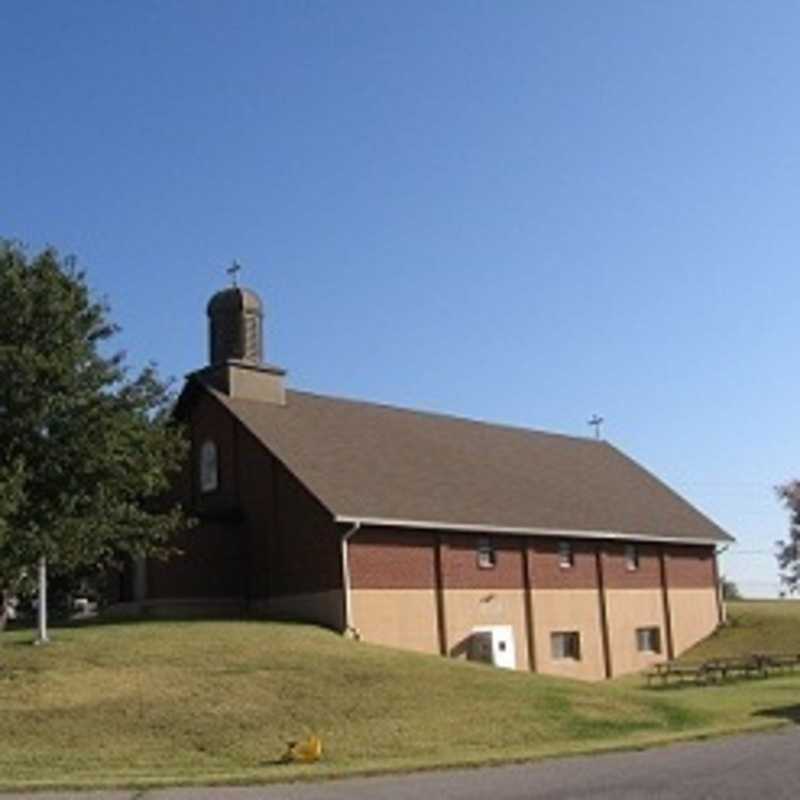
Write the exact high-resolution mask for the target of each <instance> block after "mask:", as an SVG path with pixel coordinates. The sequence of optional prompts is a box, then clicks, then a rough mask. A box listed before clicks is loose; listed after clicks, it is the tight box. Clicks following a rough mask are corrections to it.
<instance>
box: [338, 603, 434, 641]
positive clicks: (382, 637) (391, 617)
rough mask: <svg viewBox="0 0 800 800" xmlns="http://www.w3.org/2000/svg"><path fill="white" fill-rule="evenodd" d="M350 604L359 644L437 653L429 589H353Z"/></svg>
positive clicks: (432, 607) (432, 606)
mask: <svg viewBox="0 0 800 800" xmlns="http://www.w3.org/2000/svg"><path fill="white" fill-rule="evenodd" d="M351 603H352V615H353V626H354V627H355V628H356V629H357V630H358V632H359V633H360V635H361V639H362V641H365V642H372V643H373V644H384V645H388V646H389V647H400V648H403V649H406V650H417V651H419V652H422V653H438V652H439V634H438V631H437V617H436V595H435V593H434V591H433V590H432V589H353V591H352V595H351Z"/></svg>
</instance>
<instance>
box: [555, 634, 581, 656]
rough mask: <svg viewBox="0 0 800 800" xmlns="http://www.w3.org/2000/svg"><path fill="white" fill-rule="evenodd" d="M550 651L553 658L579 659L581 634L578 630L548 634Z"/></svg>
mask: <svg viewBox="0 0 800 800" xmlns="http://www.w3.org/2000/svg"><path fill="white" fill-rule="evenodd" d="M550 653H551V655H552V656H553V659H565V658H569V659H572V660H573V661H580V660H581V635H580V634H579V633H578V631H558V632H557V633H551V634H550Z"/></svg>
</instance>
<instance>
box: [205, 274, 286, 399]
mask: <svg viewBox="0 0 800 800" xmlns="http://www.w3.org/2000/svg"><path fill="white" fill-rule="evenodd" d="M240 269H241V268H240V267H239V265H238V264H237V263H236V262H234V264H233V266H232V267H231V268H230V269H229V270H228V273H229V274H231V275H232V277H233V286H229V287H228V288H227V289H222V290H221V291H219V292H217V293H216V294H215V295H214V296H213V297H212V298H211V300H209V302H208V307H207V309H206V313H207V315H208V361H209V364H208V366H207V367H206V368H205V369H202V370H199V371H198V372H197V373H195V375H196V376H197V377H199V378H201V379H202V380H205V381H206V382H207V383H209V384H210V385H211V386H213V387H214V388H215V389H217V390H219V391H221V392H224V393H225V394H227V395H228V396H230V397H232V398H236V399H242V400H260V401H263V402H267V403H279V404H281V405H283V404H284V403H285V402H286V391H285V387H284V377H285V375H286V371H285V370H283V369H281V368H280V367H276V366H273V365H271V364H266V363H264V360H263V359H264V335H263V324H264V311H263V306H262V303H261V298H259V296H258V295H257V294H256V293H255V292H254V291H252V290H250V289H245V288H244V287H241V286H238V285H237V282H236V273H237V272H238V271H239V270H240Z"/></svg>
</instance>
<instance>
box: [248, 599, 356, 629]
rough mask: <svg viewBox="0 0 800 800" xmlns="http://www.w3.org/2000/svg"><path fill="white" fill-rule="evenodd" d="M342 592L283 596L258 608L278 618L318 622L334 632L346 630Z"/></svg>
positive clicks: (260, 603) (259, 605) (259, 604)
mask: <svg viewBox="0 0 800 800" xmlns="http://www.w3.org/2000/svg"><path fill="white" fill-rule="evenodd" d="M342 602H343V600H342V592H341V590H339V589H332V590H330V591H327V592H313V593H312V592H309V593H308V594H294V595H283V596H278V597H270V598H269V599H268V600H266V601H261V602H259V603H258V604H257V605H256V607H257V608H259V609H261V610H264V611H266V612H267V613H268V614H270V615H272V616H276V617H285V618H286V619H296V620H302V621H304V622H316V623H318V624H320V625H325V626H326V627H328V628H333V629H334V630H342V629H343V628H344V619H343V614H344V606H343V605H342Z"/></svg>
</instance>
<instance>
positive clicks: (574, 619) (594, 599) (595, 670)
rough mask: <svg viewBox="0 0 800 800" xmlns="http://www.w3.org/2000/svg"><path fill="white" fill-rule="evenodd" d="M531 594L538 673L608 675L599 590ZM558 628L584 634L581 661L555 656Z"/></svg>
mask: <svg viewBox="0 0 800 800" xmlns="http://www.w3.org/2000/svg"><path fill="white" fill-rule="evenodd" d="M531 594H532V596H533V627H534V631H535V636H534V640H535V643H536V670H537V672H542V673H545V674H548V675H562V676H564V677H569V678H582V679H584V680H602V679H603V678H605V667H604V664H603V640H602V635H601V632H600V607H599V602H598V594H597V591H596V590H595V589H575V590H572V591H563V590H561V589H534V590H533V592H531ZM556 631H578V632H579V633H580V635H581V660H580V661H572V660H570V659H556V660H554V659H553V658H552V657H551V649H550V634H551V633H555V632H556Z"/></svg>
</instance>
